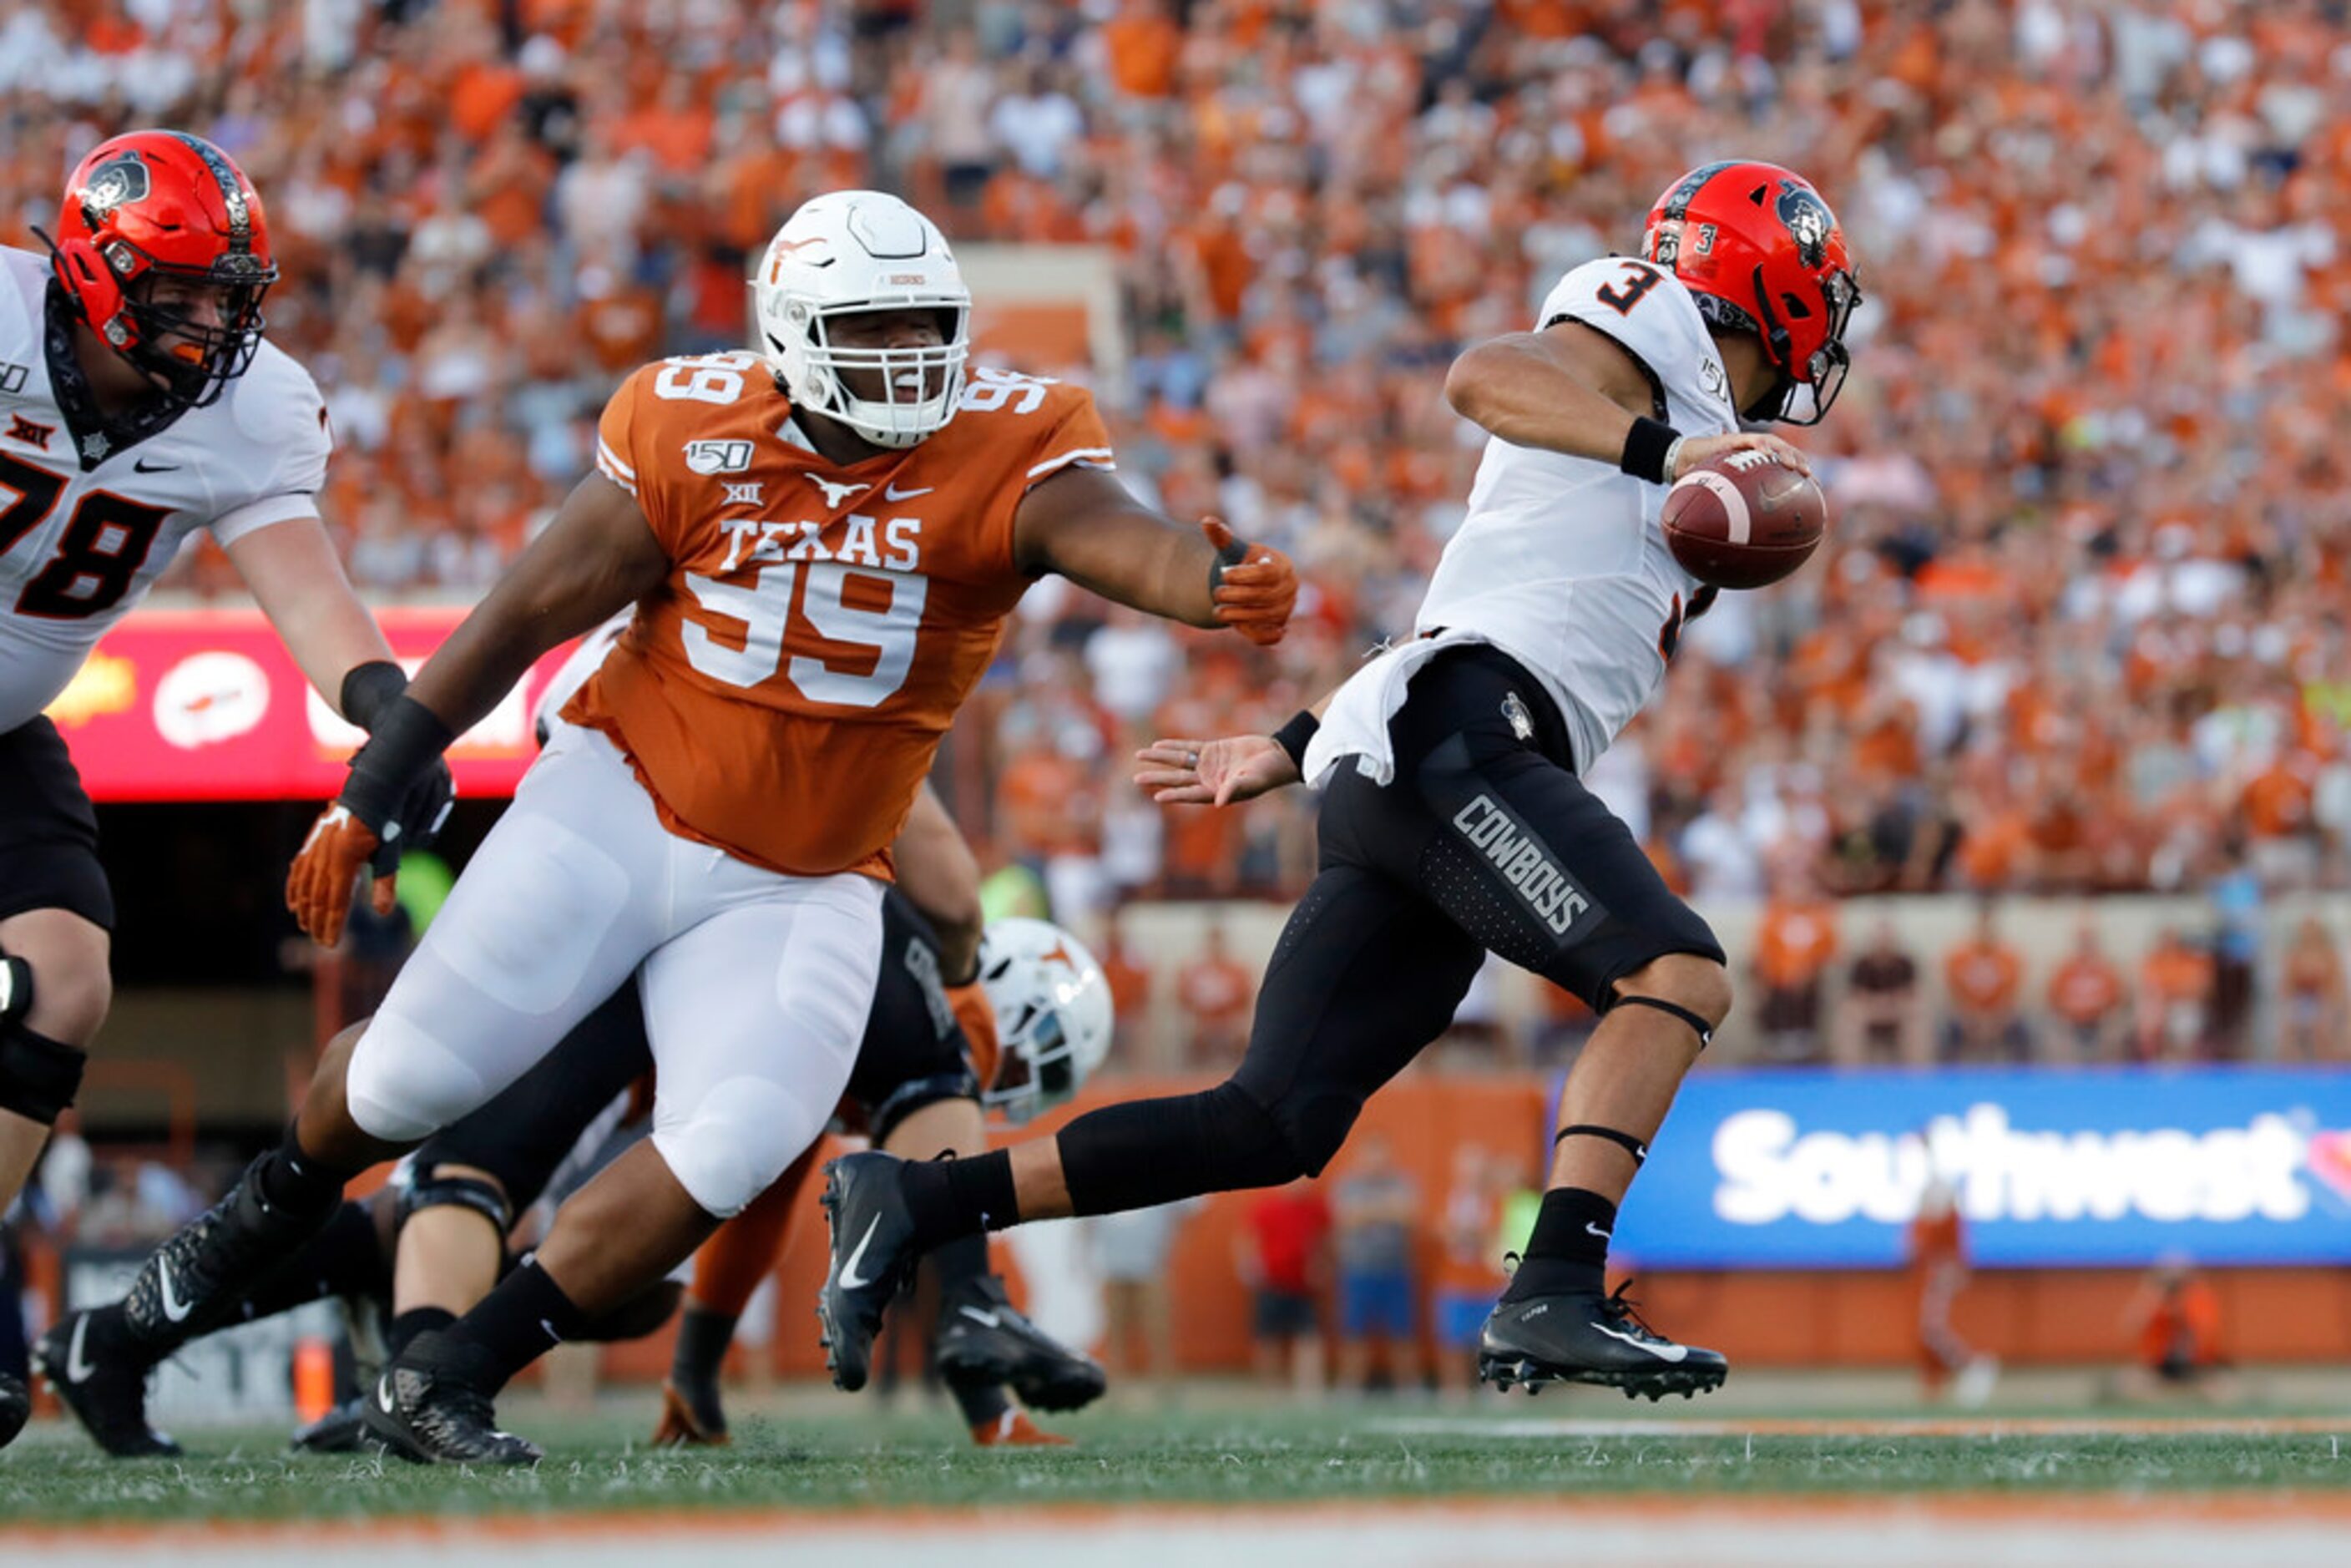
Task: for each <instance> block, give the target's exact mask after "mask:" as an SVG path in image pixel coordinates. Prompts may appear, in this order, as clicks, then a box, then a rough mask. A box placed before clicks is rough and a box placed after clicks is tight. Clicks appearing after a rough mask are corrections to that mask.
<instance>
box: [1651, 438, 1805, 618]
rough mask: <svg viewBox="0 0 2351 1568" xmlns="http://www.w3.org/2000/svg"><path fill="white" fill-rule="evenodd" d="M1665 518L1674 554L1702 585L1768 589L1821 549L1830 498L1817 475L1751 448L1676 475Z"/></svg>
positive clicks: (1664, 521)
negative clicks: (1811, 474)
mask: <svg viewBox="0 0 2351 1568" xmlns="http://www.w3.org/2000/svg"><path fill="white" fill-rule="evenodd" d="M1660 521H1661V522H1663V524H1664V525H1665V529H1666V542H1667V543H1668V544H1670V545H1672V546H1673V549H1674V559H1676V560H1677V561H1679V562H1681V563H1682V565H1683V567H1684V568H1685V569H1686V570H1687V571H1688V572H1689V574H1690V575H1691V576H1692V577H1695V578H1697V579H1698V580H1699V581H1700V582H1708V583H1712V584H1713V585H1714V586H1715V587H1717V588H1761V587H1763V586H1764V585H1765V584H1766V583H1772V582H1777V581H1779V580H1781V579H1782V578H1783V577H1786V576H1787V575H1789V574H1790V573H1791V572H1792V571H1794V570H1796V569H1797V568H1798V567H1800V566H1802V565H1803V564H1804V562H1805V561H1806V560H1808V559H1811V557H1812V553H1813V551H1814V550H1815V549H1819V548H1820V543H1821V536H1822V535H1823V533H1825V532H1827V531H1828V526H1829V501H1828V497H1826V496H1825V495H1823V494H1822V492H1821V487H1820V486H1819V485H1818V484H1817V483H1815V482H1814V481H1813V478H1812V476H1810V475H1806V474H1799V473H1798V472H1796V470H1794V469H1793V468H1791V467H1789V466H1787V465H1785V464H1783V463H1782V462H1781V461H1780V460H1779V459H1778V458H1776V457H1774V456H1772V455H1771V454H1770V453H1768V452H1761V451H1758V450H1757V449H1755V448H1753V447H1747V448H1743V449H1742V450H1740V451H1738V452H1729V453H1725V454H1724V455H1722V456H1720V457H1717V458H1714V459H1713V460H1711V461H1709V462H1706V463H1701V464H1699V465H1698V466H1697V467H1695V468H1692V469H1691V470H1689V472H1687V473H1686V474H1684V475H1683V476H1681V477H1680V478H1678V479H1677V480H1675V481H1674V487H1673V488H1672V489H1670V490H1668V491H1667V492H1666V509H1665V515H1664V516H1663V517H1662V518H1660Z"/></svg>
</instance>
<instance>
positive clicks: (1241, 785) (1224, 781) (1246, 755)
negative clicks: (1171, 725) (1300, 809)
mask: <svg viewBox="0 0 2351 1568" xmlns="http://www.w3.org/2000/svg"><path fill="white" fill-rule="evenodd" d="M1336 695H1338V694H1337V693H1336V692H1325V693H1324V694H1323V695H1322V701H1320V702H1318V703H1316V704H1315V705H1314V706H1312V707H1310V708H1308V709H1306V710H1305V714H1304V715H1301V716H1299V717H1296V718H1292V719H1291V720H1290V723H1288V724H1285V725H1283V726H1282V731H1283V733H1282V734H1281V735H1280V736H1272V735H1232V736H1227V737H1225V738H1223V739H1222V740H1181V739H1174V740H1155V741H1153V742H1152V743H1151V744H1150V745H1149V746H1146V747H1144V748H1143V749H1142V750H1140V751H1138V752H1136V753H1135V754H1134V759H1135V761H1137V762H1139V763H1141V764H1142V766H1141V767H1140V768H1136V769H1135V774H1134V782H1135V784H1136V785H1137V786H1138V787H1140V788H1141V789H1145V790H1148V791H1149V792H1150V795H1151V798H1152V799H1153V800H1156V801H1158V802H1159V803H1160V804H1161V805H1163V806H1186V805H1191V806H1230V805H1233V804H1235V803H1236V802H1238V801H1241V800H1256V799H1257V798H1258V797H1259V795H1266V794H1270V793H1272V792H1273V791H1274V790H1276V789H1280V788H1282V787H1283V786H1284V785H1288V784H1295V783H1297V782H1298V781H1299V780H1300V779H1301V778H1303V777H1304V775H1303V773H1302V772H1301V769H1300V764H1301V763H1302V762H1304V761H1305V759H1306V745H1307V742H1308V741H1310V740H1311V739H1312V738H1313V735H1314V729H1315V727H1316V726H1317V725H1319V724H1320V723H1321V722H1322V713H1323V710H1324V709H1326V708H1328V707H1329V706H1331V699H1332V697H1333V696H1336ZM1310 716H1311V719H1312V720H1313V723H1311V724H1310V723H1308V722H1306V721H1307V719H1308V717H1310Z"/></svg>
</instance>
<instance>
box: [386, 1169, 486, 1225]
mask: <svg viewBox="0 0 2351 1568" xmlns="http://www.w3.org/2000/svg"><path fill="white" fill-rule="evenodd" d="M448 1207H456V1208H470V1209H472V1210H473V1211H474V1212H475V1214H478V1215H480V1216H481V1217H482V1218H484V1219H486V1220H488V1221H489V1222H490V1225H491V1227H492V1228H494V1229H496V1231H497V1233H498V1239H499V1240H501V1241H504V1240H505V1239H506V1235H507V1231H509V1230H512V1229H513V1228H514V1207H513V1206H512V1205H511V1204H509V1203H508V1202H507V1190H506V1188H505V1187H503V1186H499V1185H498V1184H497V1183H496V1182H494V1181H491V1180H489V1179H488V1178H487V1177H485V1176H443V1175H442V1174H441V1173H440V1172H439V1171H438V1170H435V1169H433V1168H432V1167H430V1166H420V1167H419V1168H418V1170H417V1172H416V1174H415V1175H414V1176H413V1177H412V1178H411V1180H410V1181H409V1182H408V1184H407V1185H406V1186H403V1187H402V1188H401V1191H400V1202H399V1206H398V1207H397V1208H395V1209H394V1210H393V1213H394V1215H395V1216H396V1218H395V1221H394V1222H395V1223H396V1224H399V1225H405V1224H407V1223H408V1221H409V1219H410V1218H411V1217H413V1216H414V1215H416V1214H419V1213H421V1212H423V1210H425V1209H428V1208H448Z"/></svg>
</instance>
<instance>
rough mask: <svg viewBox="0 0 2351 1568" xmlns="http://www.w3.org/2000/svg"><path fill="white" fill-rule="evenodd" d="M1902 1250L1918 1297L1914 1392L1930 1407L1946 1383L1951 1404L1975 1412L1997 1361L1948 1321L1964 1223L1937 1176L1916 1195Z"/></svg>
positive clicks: (1960, 1279)
mask: <svg viewBox="0 0 2351 1568" xmlns="http://www.w3.org/2000/svg"><path fill="white" fill-rule="evenodd" d="M1907 1252H1908V1256H1909V1263H1910V1281H1911V1284H1912V1286H1913V1288H1914V1289H1915V1290H1916V1291H1917V1315H1918V1386H1919V1391H1920V1393H1921V1394H1922V1395H1923V1396H1925V1397H1926V1398H1927V1399H1928V1401H1930V1402H1931V1401H1934V1400H1937V1399H1940V1398H1941V1397H1942V1396H1943V1393H1944V1388H1945V1385H1947V1384H1948V1385H1949V1387H1950V1394H1951V1397H1952V1399H1953V1400H1954V1401H1955V1402H1957V1403H1958V1404H1959V1405H1961V1406H1966V1407H1967V1408H1969V1409H1974V1408H1977V1407H1979V1406H1981V1405H1983V1403H1984V1402H1985V1401H1986V1400H1988V1399H1990V1398H1991V1389H1992V1384H1993V1382H1994V1381H1995V1380H1996V1379H1997V1378H1998V1377H1999V1376H2000V1362H1999V1360H1998V1359H1997V1358H1995V1357H1992V1356H1989V1355H1984V1354H1980V1353H1979V1352H1978V1351H1977V1350H1975V1349H1974V1348H1973V1347H1972V1346H1970V1344H1969V1343H1968V1342H1967V1340H1966V1339H1965V1338H1963V1337H1962V1336H1961V1335H1960V1333H1959V1330H1958V1329H1957V1328H1956V1327H1954V1326H1953V1325H1952V1322H1951V1310H1952V1308H1953V1307H1954V1306H1956V1305H1957V1304H1958V1301H1959V1292H1960V1291H1963V1290H1965V1289H1966V1288H1967V1283H1968V1274H1969V1269H1968V1239H1967V1222H1966V1221H1965V1220H1964V1219H1962V1218H1960V1217H1959V1194H1958V1192H1957V1191H1956V1190H1955V1189H1954V1188H1953V1187H1952V1186H1951V1184H1950V1182H1949V1181H1948V1180H1947V1179H1945V1178H1944V1177H1943V1176H1941V1175H1940V1174H1939V1173H1938V1174H1936V1175H1934V1176H1929V1177H1928V1181H1927V1185H1926V1186H1925V1187H1924V1188H1923V1189H1922V1190H1921V1191H1920V1192H1919V1195H1918V1211H1917V1214H1916V1215H1915V1216H1914V1217H1912V1218H1911V1221H1910V1229H1909V1233H1908V1237H1907Z"/></svg>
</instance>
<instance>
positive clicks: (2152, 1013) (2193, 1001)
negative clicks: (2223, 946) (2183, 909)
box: [2137, 925, 2214, 1061]
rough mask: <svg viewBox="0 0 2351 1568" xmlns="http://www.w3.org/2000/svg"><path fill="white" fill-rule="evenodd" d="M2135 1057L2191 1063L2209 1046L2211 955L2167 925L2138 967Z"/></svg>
mask: <svg viewBox="0 0 2351 1568" xmlns="http://www.w3.org/2000/svg"><path fill="white" fill-rule="evenodd" d="M2138 977H2139V983H2138V1003H2139V1005H2138V1041H2137V1045H2138V1058H2139V1060H2140V1061H2197V1060H2199V1059H2200V1058H2202V1057H2204V1056H2206V1055H2208V1054H2210V1050H2211V1044H2212V992H2213V986H2214V966H2213V963H2212V955H2211V954H2210V953H2209V952H2207V951H2206V950H2205V949H2203V948H2201V947H2198V946H2193V945H2191V944H2190V943H2189V940H2188V939H2187V938H2186V937H2185V936H2181V935H2180V933H2179V927H2178V926H2174V925H2167V926H2165V927H2164V928H2163V931H2162V934H2161V935H2160V936H2158V937H2157V938H2156V943H2155V946H2153V947H2151V948H2149V949H2148V951H2147V956H2146V958H2145V959H2144V960H2142V961H2141V962H2140V964H2139V971H2138Z"/></svg>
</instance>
